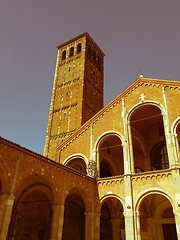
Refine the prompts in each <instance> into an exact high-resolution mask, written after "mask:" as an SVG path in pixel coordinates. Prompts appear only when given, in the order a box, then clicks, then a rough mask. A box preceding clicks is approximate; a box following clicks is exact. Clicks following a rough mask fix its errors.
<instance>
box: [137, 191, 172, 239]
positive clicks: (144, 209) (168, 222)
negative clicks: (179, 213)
mask: <svg viewBox="0 0 180 240" xmlns="http://www.w3.org/2000/svg"><path fill="white" fill-rule="evenodd" d="M136 207H138V208H135V209H136V213H137V214H138V221H139V226H140V231H139V234H140V235H141V239H150V240H153V239H155V237H157V239H164V240H169V239H172V240H177V231H176V225H175V218H174V213H173V201H172V199H171V197H170V196H169V195H168V194H167V193H164V192H162V191H161V190H158V189H156V190H155V189H151V190H149V191H146V192H145V193H144V194H142V195H141V196H140V199H139V203H138V204H137V205H136ZM144 236H146V238H144Z"/></svg>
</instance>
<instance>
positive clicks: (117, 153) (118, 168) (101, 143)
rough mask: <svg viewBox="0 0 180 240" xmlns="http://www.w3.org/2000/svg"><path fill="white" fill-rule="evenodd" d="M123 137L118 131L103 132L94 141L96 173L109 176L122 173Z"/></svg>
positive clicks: (100, 175)
mask: <svg viewBox="0 0 180 240" xmlns="http://www.w3.org/2000/svg"><path fill="white" fill-rule="evenodd" d="M121 139H123V137H122V135H121V134H120V133H119V132H116V131H108V132H105V133H103V134H102V135H101V136H99V138H98V139H97V141H96V143H95V149H96V150H95V152H96V163H97V174H98V175H99V177H110V176H115V175H123V174H124V158H123V143H122V140H121Z"/></svg>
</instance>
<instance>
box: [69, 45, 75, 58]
mask: <svg viewBox="0 0 180 240" xmlns="http://www.w3.org/2000/svg"><path fill="white" fill-rule="evenodd" d="M73 55H74V47H71V48H70V51H69V57H72V56H73Z"/></svg>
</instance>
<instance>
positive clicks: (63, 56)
mask: <svg viewBox="0 0 180 240" xmlns="http://www.w3.org/2000/svg"><path fill="white" fill-rule="evenodd" d="M61 59H62V60H64V59H66V50H64V51H63V52H62V58H61Z"/></svg>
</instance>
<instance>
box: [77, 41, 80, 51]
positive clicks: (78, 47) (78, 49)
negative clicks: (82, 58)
mask: <svg viewBox="0 0 180 240" xmlns="http://www.w3.org/2000/svg"><path fill="white" fill-rule="evenodd" d="M80 52H81V43H78V45H77V53H80Z"/></svg>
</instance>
